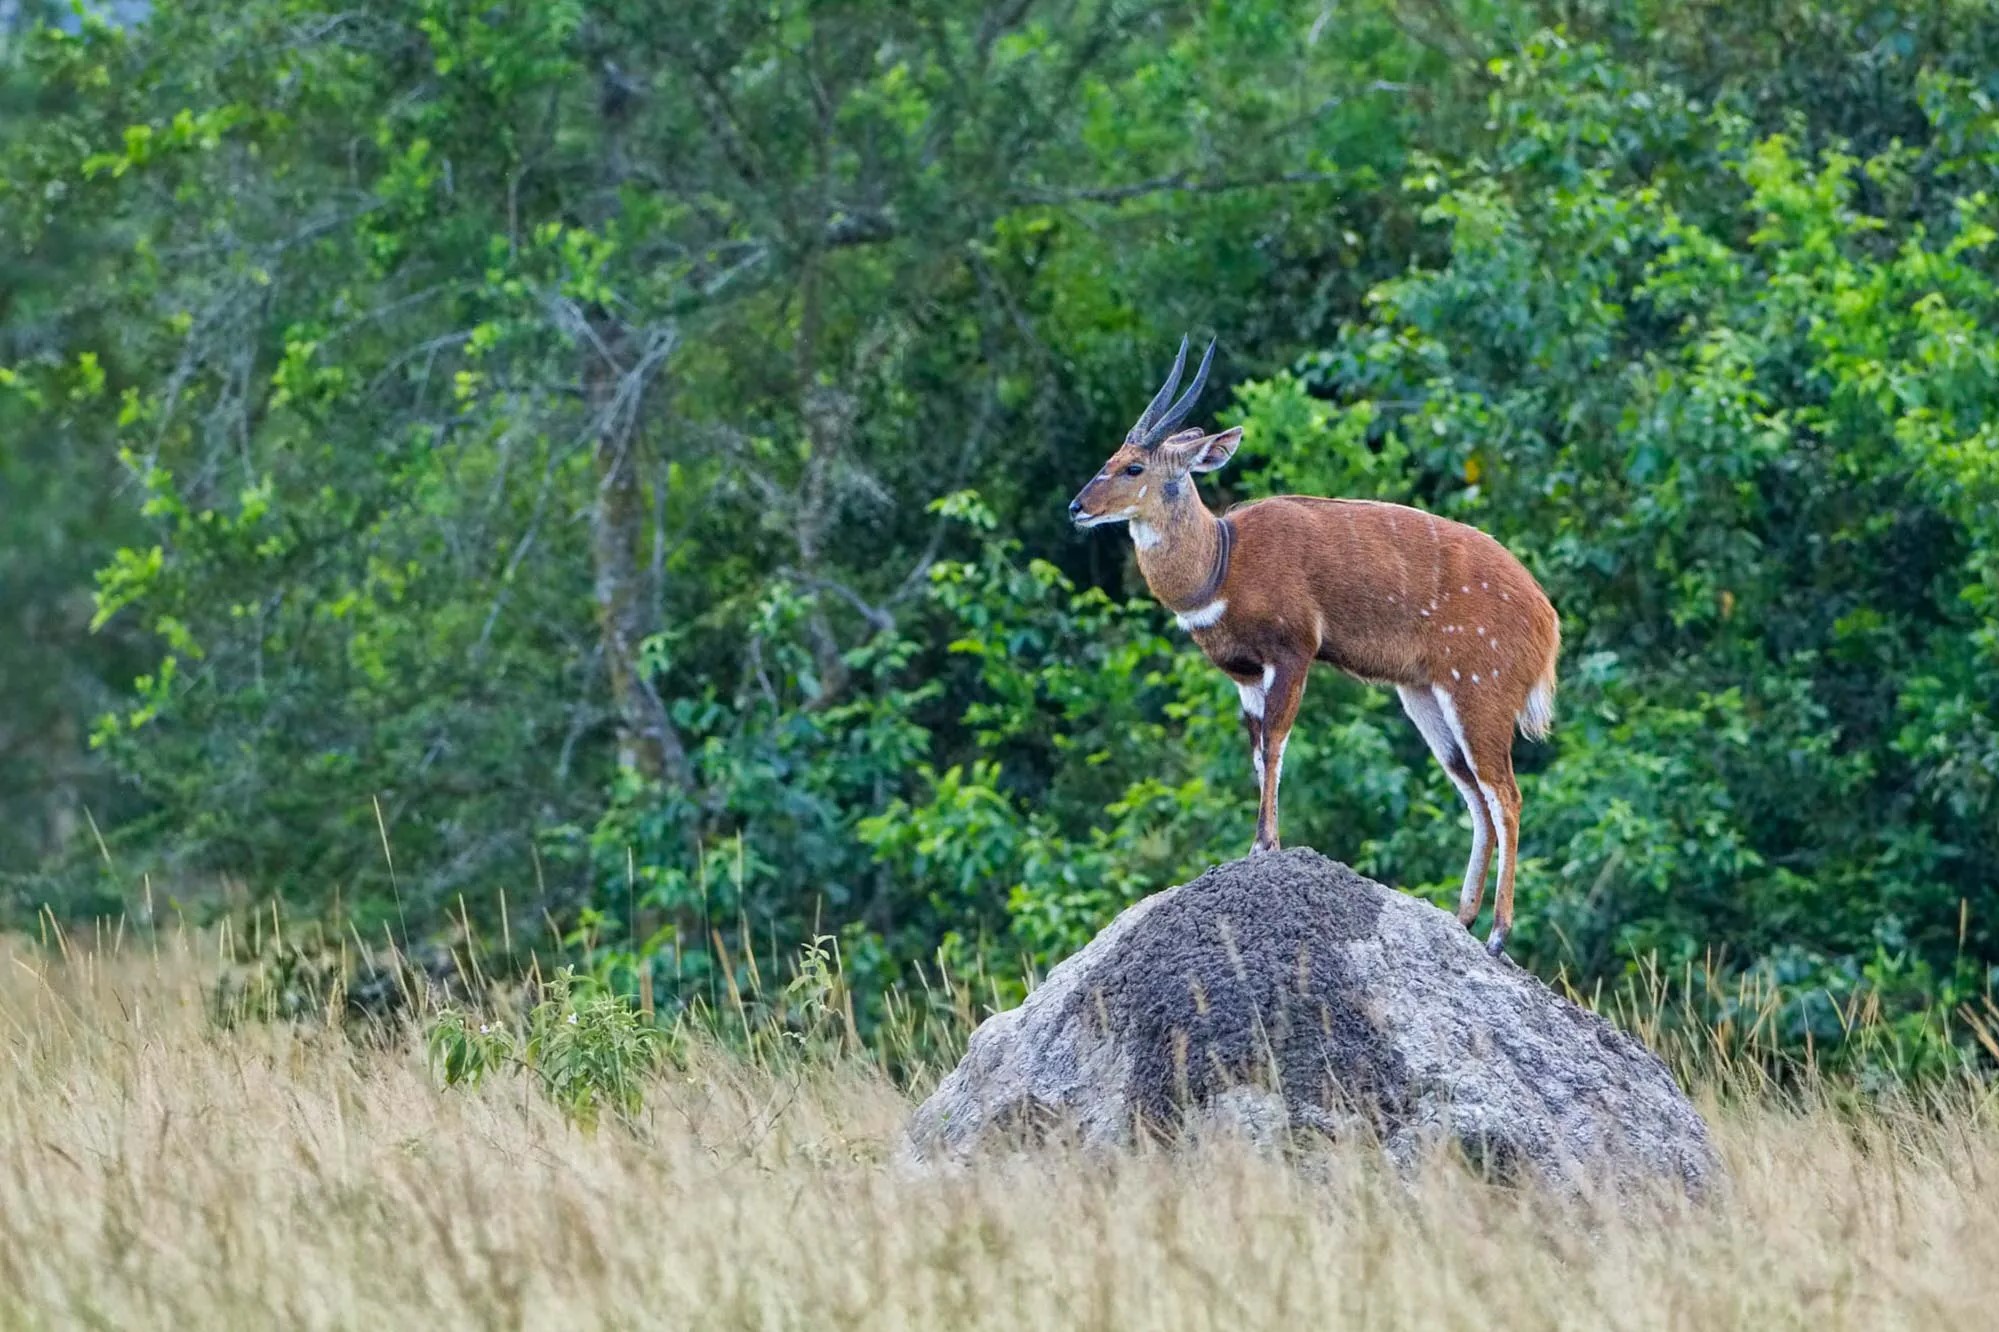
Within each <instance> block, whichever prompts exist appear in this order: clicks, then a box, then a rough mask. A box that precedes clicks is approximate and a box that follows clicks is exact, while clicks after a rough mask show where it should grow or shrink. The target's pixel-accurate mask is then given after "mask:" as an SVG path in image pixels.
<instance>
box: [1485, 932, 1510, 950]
mask: <svg viewBox="0 0 1999 1332" xmlns="http://www.w3.org/2000/svg"><path fill="white" fill-rule="evenodd" d="M1485 951H1486V952H1488V953H1491V954H1492V955H1493V956H1494V957H1504V956H1505V955H1506V931H1505V930H1503V929H1501V928H1500V927H1499V926H1497V925H1495V926H1493V927H1492V933H1491V934H1489V935H1487V936H1486V939H1485Z"/></svg>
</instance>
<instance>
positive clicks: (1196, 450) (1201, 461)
mask: <svg viewBox="0 0 1999 1332" xmlns="http://www.w3.org/2000/svg"><path fill="white" fill-rule="evenodd" d="M1240 443H1242V427H1241V426H1230V427H1229V428H1228V429H1227V430H1224V431H1222V432H1221V433H1220V434H1219V435H1209V436H1208V437H1207V438H1205V439H1197V440H1195V441H1194V442H1193V443H1192V444H1189V445H1188V446H1187V470H1188V471H1190V472H1212V471H1214V470H1215V469H1216V468H1218V467H1221V466H1223V465H1224V464H1226V463H1227V462H1228V460H1229V459H1231V458H1233V457H1235V449H1236V445H1238V444H1240Z"/></svg>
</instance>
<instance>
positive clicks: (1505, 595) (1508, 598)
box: [1499, 592, 1513, 601]
mask: <svg viewBox="0 0 1999 1332" xmlns="http://www.w3.org/2000/svg"><path fill="white" fill-rule="evenodd" d="M1499 599H1500V600H1501V601H1511V600H1513V597H1512V594H1510V593H1507V592H1501V593H1500V594H1499Z"/></svg>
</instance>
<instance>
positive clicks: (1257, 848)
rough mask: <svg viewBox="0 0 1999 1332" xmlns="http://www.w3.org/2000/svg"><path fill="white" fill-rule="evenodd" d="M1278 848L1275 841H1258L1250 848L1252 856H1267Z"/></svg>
mask: <svg viewBox="0 0 1999 1332" xmlns="http://www.w3.org/2000/svg"><path fill="white" fill-rule="evenodd" d="M1276 849H1277V843H1275V842H1257V843H1255V844H1253V845H1252V846H1251V847H1250V848H1249V854H1250V855H1251V856H1267V855H1269V854H1270V853H1271V852H1272V851H1275V850H1276Z"/></svg>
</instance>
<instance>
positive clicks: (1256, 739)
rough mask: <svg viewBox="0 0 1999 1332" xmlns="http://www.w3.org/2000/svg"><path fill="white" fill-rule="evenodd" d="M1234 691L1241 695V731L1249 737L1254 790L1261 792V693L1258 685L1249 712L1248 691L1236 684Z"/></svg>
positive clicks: (1244, 686) (1260, 687)
mask: <svg viewBox="0 0 1999 1332" xmlns="http://www.w3.org/2000/svg"><path fill="white" fill-rule="evenodd" d="M1236 689H1237V691H1238V692H1239V693H1241V694H1242V729H1243V731H1244V733H1246V734H1247V735H1248V736H1249V766H1250V767H1251V768H1252V769H1254V770H1255V772H1256V789H1257V790H1258V791H1261V790H1263V693H1262V686H1261V685H1258V686H1257V687H1256V689H1257V694H1256V698H1257V703H1256V708H1257V710H1256V711H1255V712H1251V711H1250V710H1249V707H1250V690H1249V687H1248V686H1246V685H1241V684H1238V685H1237V686H1236Z"/></svg>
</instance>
